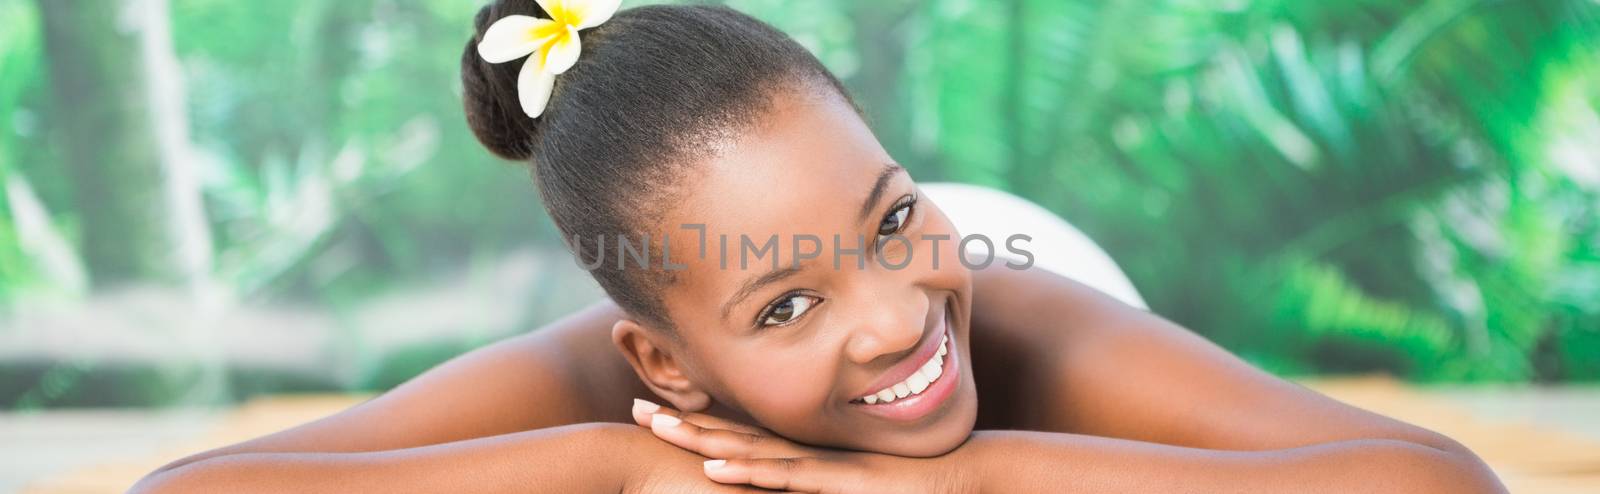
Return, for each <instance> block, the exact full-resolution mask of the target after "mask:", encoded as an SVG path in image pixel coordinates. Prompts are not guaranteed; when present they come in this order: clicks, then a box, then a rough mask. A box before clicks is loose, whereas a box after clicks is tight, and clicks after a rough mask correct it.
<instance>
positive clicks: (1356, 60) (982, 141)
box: [0, 0, 1600, 404]
mask: <svg viewBox="0 0 1600 494" xmlns="http://www.w3.org/2000/svg"><path fill="white" fill-rule="evenodd" d="M39 1H52V0H38V1H35V0H0V178H3V179H4V180H5V181H7V183H8V184H10V183H16V182H23V183H26V184H27V185H28V186H29V188H30V189H31V190H32V191H33V193H34V194H36V195H37V197H38V200H39V202H40V203H42V205H43V206H44V207H45V210H46V211H48V219H49V224H50V225H52V226H53V227H54V228H55V229H57V230H59V231H61V232H64V234H65V235H66V237H67V238H68V239H69V240H75V239H79V238H81V237H82V236H83V235H82V233H83V232H82V231H81V229H80V225H81V223H82V215H83V214H84V211H82V206H80V205H81V204H82V202H81V201H77V200H75V198H74V194H75V193H76V192H75V190H76V188H75V187H74V183H75V181H76V180H77V179H76V178H75V176H74V175H73V173H71V172H69V171H67V170H66V169H64V168H63V167H62V166H60V162H61V160H62V159H63V158H62V155H61V153H62V152H61V149H62V146H65V145H69V144H65V143H62V142H60V139H59V138H58V137H53V136H52V134H53V129H55V128H56V127H55V126H56V125H57V124H58V122H57V118H56V116H58V115H61V114H62V109H61V108H54V107H53V105H54V104H55V103H53V101H59V100H52V98H51V91H52V88H54V87H58V85H54V84H52V82H51V81H50V77H49V71H48V70H47V69H46V67H48V66H49V64H50V63H52V62H53V61H52V60H50V59H49V57H48V56H47V55H46V50H45V47H44V44H43V39H42V35H41V29H42V27H41V26H42V24H41V15H40V9H39V8H38V5H39V3H38V2H39ZM725 3H727V4H728V5H730V6H733V7H735V8H737V9H739V10H741V11H744V12H747V13H750V14H752V15H755V16H757V17H760V18H762V19H765V20H767V21H769V22H771V23H773V24H775V25H777V26H778V27H779V28H781V29H783V30H784V31H786V32H788V33H790V34H791V35H793V36H795V37H796V38H797V39H799V40H800V41H801V42H802V43H803V44H805V45H806V46H807V47H809V48H811V49H812V50H813V51H814V52H815V53H816V54H817V55H818V56H819V57H820V58H821V59H822V60H823V61H824V63H826V64H827V65H828V66H829V67H830V68H831V69H832V70H834V71H835V72H836V73H837V74H838V75H839V76H840V77H841V78H842V79H844V80H845V81H846V83H847V85H848V86H849V87H850V88H851V90H852V91H853V92H854V94H855V96H856V97H857V98H858V99H859V100H860V102H861V103H862V104H863V106H864V107H865V108H866V109H867V111H868V113H869V115H870V116H871V118H872V124H873V126H874V129H875V131H876V132H877V133H878V134H879V137H880V139H881V140H882V141H883V143H884V144H885V145H886V146H887V147H888V149H889V150H890V152H891V153H893V154H894V155H895V156H896V157H897V158H898V159H899V160H900V161H901V162H902V163H904V164H906V165H907V166H908V167H910V168H911V169H912V172H913V174H914V176H916V177H917V178H918V179H919V180H922V181H934V180H940V181H960V182H970V183H978V184H984V185H989V186H994V187H999V188H1003V189H1006V190H1010V191H1013V192H1015V193H1018V194H1020V195H1022V196H1025V197H1027V198H1030V199H1032V200H1034V201H1036V202H1038V203H1040V204H1042V205H1044V206H1045V207H1047V208H1049V209H1052V210H1054V211H1056V212H1058V213H1060V214H1061V215H1063V216H1064V217H1066V218H1068V219H1069V220H1070V221H1072V222H1074V223H1075V224H1077V225H1078V226H1079V227H1080V228H1082V229H1084V230H1085V231H1086V232H1088V233H1089V234H1090V235H1091V236H1093V237H1094V238H1095V239H1097V241H1099V242H1100V243H1101V244H1102V245H1103V246H1104V247H1105V248H1106V249H1107V250H1108V251H1109V252H1110V253H1111V254H1112V256H1113V257H1115V258H1116V260H1117V261H1118V262H1119V263H1120V264H1121V265H1122V267H1123V268H1124V269H1125V270H1126V271H1127V273H1128V274H1129V276H1130V277H1131V278H1132V279H1133V281H1134V283H1135V284H1136V285H1137V287H1138V288H1139V290H1140V291H1141V292H1142V293H1143V294H1144V295H1145V297H1146V298H1147V299H1148V300H1149V302H1150V303H1151V305H1152V307H1153V308H1154V309H1155V310H1156V311H1157V312H1158V313H1160V314H1163V315H1165V316H1167V317H1169V318H1171V319H1174V320H1176V321H1178V322H1179V323H1181V324H1183V325H1185V326H1187V327H1190V328H1193V329H1195V330H1196V331H1198V332H1200V333H1202V334H1204V335H1206V336H1207V337H1209V338H1211V339H1213V340H1215V341H1217V342H1219V343H1221V344H1223V345H1225V346H1227V347H1228V348H1230V349H1232V350H1233V351H1235V352H1238V353H1240V354H1241V355H1243V356H1245V357H1246V358H1248V359H1250V360H1251V361H1253V362H1255V363H1257V364H1259V365H1262V366H1265V367H1267V368H1269V369H1271V370H1274V371H1277V372H1282V373H1288V374H1303V373H1322V372H1366V371H1385V372H1392V373H1395V374H1397V375H1401V376H1404V377H1406V378H1410V379H1415V380H1422V381H1579V380H1588V381H1592V380H1596V379H1600V3H1596V2H1594V1H1592V0H1517V1H1492V0H1394V1H1379V0H1348V1H1323V0H1217V1H1205V0H1137V1H1135V0H992V1H974V0H875V1H871V2H858V1H845V0H818V1H807V2H792V1H777V0H759V1H758V0H730V1H727V2H725ZM633 4H634V3H633V2H629V3H627V5H633ZM86 8H87V7H86ZM170 9H171V36H172V39H173V43H174V46H173V51H174V52H175V54H176V56H177V57H178V59H179V60H180V61H181V67H182V74H181V77H182V80H183V82H184V85H185V87H186V91H185V94H184V100H185V110H186V116H187V119H188V122H189V133H190V135H191V137H192V139H193V141H194V143H195V146H196V147H197V148H198V149H200V150H201V154H202V158H203V159H202V160H201V162H202V166H201V169H202V178H203V184H202V192H203V197H204V206H205V220H206V222H207V224H208V226H209V227H210V228H211V232H212V236H213V238H214V243H213V247H214V249H215V253H214V254H215V263H214V271H215V273H214V276H215V277H216V279H217V280H218V281H219V282H220V283H221V284H222V286H224V287H225V289H226V290H228V291H229V292H230V293H234V294H236V295H237V296H238V297H239V298H241V299H243V300H247V301H251V300H271V301H292V302H294V303H306V304H311V305H314V306H319V307H328V308H330V310H332V311H334V312H336V313H337V312H338V311H339V308H340V307H343V306H347V305H349V304H355V303H359V302H360V301H361V300H364V299H367V298H370V297H372V296H374V295H375V294H379V293H384V292H385V291H386V290H389V289H390V287H392V286H395V285H396V284H401V283H408V282H418V280H423V282H425V280H427V279H428V277H429V276H430V275H431V273H436V272H438V271H439V270H442V269H450V268H453V267H460V266H472V265H474V263H478V262H481V260H483V259H487V258H493V257H495V256H498V255H501V254H504V253H506V252H508V251H511V250H514V249H517V248H519V247H521V246H525V245H529V244H535V245H546V246H550V245H556V244H555V242H556V240H555V237H554V235H553V228H552V227H551V226H550V225H549V223H548V220H547V219H545V218H544V216H543V213H542V210H541V209H540V207H539V205H538V202H537V197H536V196H535V194H534V193H533V191H532V188H531V187H530V185H529V183H528V181H527V177H526V174H525V172H523V171H521V170H519V169H517V168H516V167H514V166H511V165H508V164H505V163H501V162H497V161H495V160H493V159H491V158H490V157H489V156H488V155H487V153H486V152H484V151H483V150H482V149H481V147H479V146H478V145H477V143H476V142H475V141H474V140H473V139H472V137H471V135H470V133H469V132H468V131H467V130H466V128H465V126H464V123H463V121H462V117H461V111H460V107H459V96H458V95H459V92H460V85H459V83H458V82H457V73H456V67H457V61H458V59H459V56H460V54H461V49H462V45H463V43H464V41H465V40H466V39H467V37H468V35H469V33H470V26H471V17H472V15H473V14H474V13H475V12H476V9H477V3H476V2H474V1H468V0H417V1H400V0H342V1H337V2H321V1H281V2H277V1H275V2H238V1H228V0H170ZM54 62H59V61H54ZM80 96H81V97H82V98H83V101H84V103H83V104H94V102H95V101H96V99H95V98H96V96H95V95H80ZM105 166H118V165H117V164H115V163H108V164H106V165H105ZM17 190H18V189H16V188H15V187H10V186H8V187H7V188H6V189H5V191H4V192H3V194H15V193H16V191H17ZM319 197H320V198H321V200H323V202H326V203H328V204H331V206H328V207H323V208H309V209H308V208H307V207H306V206H305V204H306V203H307V202H308V201H310V202H313V203H315V202H316V199H318V198H319ZM17 207H18V203H17V202H16V201H15V200H11V199H10V198H9V196H7V201H0V208H4V209H0V213H5V214H0V299H3V300H4V301H5V302H4V303H5V304H7V306H8V307H10V308H13V309H14V308H15V306H16V305H17V304H19V303H25V302H24V301H26V300H29V299H28V297H27V296H26V295H27V294H31V293H53V294H57V296H61V297H67V298H74V297H78V298H81V297H88V296H90V295H91V293H92V290H93V287H92V286H91V287H89V288H74V284H73V283H71V282H70V281H63V279H61V278H60V277H59V276H55V275H52V274H50V272H48V271H49V270H47V269H44V268H42V267H41V266H42V265H43V263H42V262H41V260H40V259H38V258H37V257H38V256H37V255H36V254H30V250H29V249H27V248H24V247H23V246H22V245H21V243H19V242H20V241H19V233H18V232H19V230H18V228H19V227H18V225H17V224H16V223H17V218H19V216H17V214H16V213H17V211H15V209H16V208H17ZM90 275H91V276H92V275H93V273H90ZM554 316H555V314H552V315H549V316H544V317H554ZM355 345H356V346H357V347H359V342H356V343H355ZM444 348H446V349H449V350H450V351H449V352H445V351H438V352H421V353H417V352H416V351H412V352H409V353H405V354H404V355H402V356H400V357H396V358H399V359H401V361H402V362H403V363H404V362H409V364H406V365H399V366H397V367H396V366H395V365H394V364H393V361H390V360H383V359H378V360H374V362H375V363H373V364H371V367H373V368H375V369H383V370H374V371H372V372H375V373H378V374H384V373H393V376H391V377H388V378H373V379H367V380H358V381H356V382H354V384H351V383H349V382H348V381H347V382H346V386H353V387H358V388H360V387H369V388H370V387H381V386H384V385H388V384H392V381H395V380H397V379H402V378H403V376H405V375H409V374H410V373H414V372H415V371H416V370H419V369H421V368H425V367H426V366H427V365H431V364H432V363H435V362H437V361H439V360H440V359H442V358H445V357H447V356H448V355H449V354H450V353H453V352H455V351H458V350H459V349H460V348H456V347H444ZM12 358H16V357H14V356H13V357H12ZM75 365H76V367H74V368H77V369H80V371H78V373H77V374H79V375H87V374H90V373H92V371H90V370H83V369H92V368H93V367H94V364H93V363H92V362H91V363H88V364H84V363H81V362H80V363H78V364H75ZM51 372H54V371H53V370H52V371H46V372H45V373H44V374H43V377H38V378H37V379H33V378H26V379H25V378H21V377H18V378H16V379H13V382H11V383H8V384H7V385H6V386H0V388H4V387H11V388H17V389H22V390H24V391H22V392H19V393H20V395H23V396H26V395H27V393H28V392H27V391H26V390H29V389H35V388H39V387H41V386H45V385H46V384H45V382H46V381H48V380H49V379H48V378H49V377H50V376H51V375H53V374H52V373H51ZM57 374H59V372H57ZM394 376H400V377H394ZM58 377H59V376H58ZM137 379H145V378H137ZM146 380H148V379H146ZM80 381H81V380H80ZM141 382H142V381H141ZM57 387H60V386H57ZM313 387H314V386H313ZM286 388H288V389H294V388H295V386H294V385H288V386H286ZM0 394H3V393H0ZM14 394H17V393H14ZM34 394H35V395H36V394H37V393H34ZM133 401H137V400H133ZM50 402H51V400H48V399H46V400H43V401H42V403H45V404H48V403H50Z"/></svg>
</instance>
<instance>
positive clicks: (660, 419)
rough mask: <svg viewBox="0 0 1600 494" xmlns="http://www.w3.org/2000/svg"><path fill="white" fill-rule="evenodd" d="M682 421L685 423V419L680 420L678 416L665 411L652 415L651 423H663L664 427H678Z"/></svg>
mask: <svg viewBox="0 0 1600 494" xmlns="http://www.w3.org/2000/svg"><path fill="white" fill-rule="evenodd" d="M681 423H683V421H682V420H678V418H677V417H674V416H671V415H667V414H664V413H657V414H654V415H651V416H650V425H656V424H661V426H662V427H677V426H678V424H681Z"/></svg>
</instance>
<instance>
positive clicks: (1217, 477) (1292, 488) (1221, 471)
mask: <svg viewBox="0 0 1600 494" xmlns="http://www.w3.org/2000/svg"><path fill="white" fill-rule="evenodd" d="M967 446H970V447H973V448H975V449H976V451H975V453H976V456H977V460H976V465H975V467H976V468H977V469H978V473H979V475H977V478H978V479H979V484H980V486H981V490H982V491H983V492H1008V493H1009V492H1230V493H1240V492H1452V493H1477V492H1504V491H1505V488H1504V487H1502V486H1501V485H1500V483H1499V481H1498V480H1497V479H1496V478H1495V477H1494V474H1493V473H1491V472H1490V471H1489V469H1488V467H1487V466H1485V465H1484V464H1483V463H1482V462H1481V461H1480V460H1478V459H1477V458H1476V457H1474V456H1472V455H1471V453H1468V452H1466V451H1465V450H1462V451H1446V450H1441V449H1437V448H1433V447H1429V446H1422V445H1418V444H1415V443H1410V442H1405V441H1398V440H1392V439H1361V440H1350V441H1340V442H1333V443H1326V444H1318V445H1312V446H1304V447H1298V448H1291V449H1282V450H1272V451H1216V450H1205V449H1195V448H1183V447H1177V446H1168V445H1162V444H1153V443H1144V442H1136V441H1127V440H1120V439H1109V438H1101V437H1092V436H1083V435H1075V434H1060V433H1041V432H1025V431H981V432H978V433H975V435H974V437H973V438H972V440H971V442H969V443H968V444H967ZM967 446H964V447H963V449H965V448H966V447H967Z"/></svg>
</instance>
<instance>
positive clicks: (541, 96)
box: [517, 58, 556, 118]
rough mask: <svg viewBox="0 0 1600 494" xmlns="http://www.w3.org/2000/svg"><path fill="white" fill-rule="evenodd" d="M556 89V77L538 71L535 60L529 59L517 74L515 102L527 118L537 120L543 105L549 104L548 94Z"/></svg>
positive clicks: (547, 72)
mask: <svg viewBox="0 0 1600 494" xmlns="http://www.w3.org/2000/svg"><path fill="white" fill-rule="evenodd" d="M555 87H556V75H555V74H552V73H550V72H549V71H544V70H539V64H538V63H537V59H533V58H530V59H528V61H527V62H524V63H523V64H522V71H521V72H518V73H517V102H518V103H521V104H522V112H523V113H526V114H528V118H539V115H540V114H542V113H544V107H545V104H547V103H549V102H550V92H551V91H552V90H554V89H555Z"/></svg>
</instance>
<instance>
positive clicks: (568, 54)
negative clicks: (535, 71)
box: [539, 26, 583, 74]
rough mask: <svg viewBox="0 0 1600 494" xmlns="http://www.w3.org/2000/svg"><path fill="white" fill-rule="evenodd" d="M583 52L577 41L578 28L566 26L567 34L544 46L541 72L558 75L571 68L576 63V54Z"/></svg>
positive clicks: (541, 54) (541, 56) (580, 44)
mask: <svg viewBox="0 0 1600 494" xmlns="http://www.w3.org/2000/svg"><path fill="white" fill-rule="evenodd" d="M581 51H583V43H582V42H581V41H579V40H578V28H575V27H572V26H567V34H566V35H563V36H558V37H556V39H554V40H551V42H550V43H547V44H545V45H544V53H540V54H539V55H540V58H543V59H544V67H543V70H544V71H545V72H549V73H552V74H560V73H562V72H566V71H567V69H570V68H572V64H573V63H576V62H577V61H578V53H579V52H581Z"/></svg>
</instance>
